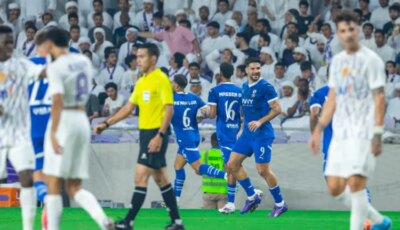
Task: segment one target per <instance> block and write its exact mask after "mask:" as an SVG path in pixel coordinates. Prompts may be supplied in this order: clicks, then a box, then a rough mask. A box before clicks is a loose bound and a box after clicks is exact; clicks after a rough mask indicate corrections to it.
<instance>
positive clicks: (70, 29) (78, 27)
mask: <svg viewBox="0 0 400 230" xmlns="http://www.w3.org/2000/svg"><path fill="white" fill-rule="evenodd" d="M74 29H76V30H79V31H81V27H80V26H78V25H72V26H71V27H70V28H69V31H72V30H74Z"/></svg>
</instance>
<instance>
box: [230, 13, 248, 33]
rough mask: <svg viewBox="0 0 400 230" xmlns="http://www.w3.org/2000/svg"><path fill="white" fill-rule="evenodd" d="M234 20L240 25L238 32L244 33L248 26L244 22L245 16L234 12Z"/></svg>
mask: <svg viewBox="0 0 400 230" xmlns="http://www.w3.org/2000/svg"><path fill="white" fill-rule="evenodd" d="M232 19H233V20H235V22H236V24H237V25H238V32H243V30H244V27H245V26H246V25H245V24H244V21H243V14H242V12H240V11H233V13H232Z"/></svg>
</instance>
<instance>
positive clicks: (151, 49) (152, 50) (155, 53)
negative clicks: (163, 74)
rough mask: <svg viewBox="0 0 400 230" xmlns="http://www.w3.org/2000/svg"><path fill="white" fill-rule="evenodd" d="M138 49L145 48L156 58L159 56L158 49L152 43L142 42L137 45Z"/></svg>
mask: <svg viewBox="0 0 400 230" xmlns="http://www.w3.org/2000/svg"><path fill="white" fill-rule="evenodd" d="M139 49H146V50H147V53H148V54H149V55H150V56H155V57H156V58H157V59H158V57H159V56H160V50H159V49H158V47H157V45H155V44H153V43H144V44H141V45H140V46H139Z"/></svg>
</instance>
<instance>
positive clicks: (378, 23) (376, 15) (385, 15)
mask: <svg viewBox="0 0 400 230" xmlns="http://www.w3.org/2000/svg"><path fill="white" fill-rule="evenodd" d="M379 5H380V6H379V7H378V8H376V9H375V10H373V11H372V13H371V18H370V21H371V23H372V24H373V25H374V27H375V28H376V29H383V25H385V23H386V22H388V21H390V16H389V0H379Z"/></svg>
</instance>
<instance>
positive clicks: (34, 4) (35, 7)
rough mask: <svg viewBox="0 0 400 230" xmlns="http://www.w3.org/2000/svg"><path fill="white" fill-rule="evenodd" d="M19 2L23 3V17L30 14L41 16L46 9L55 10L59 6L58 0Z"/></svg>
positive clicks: (24, 0) (23, 0)
mask: <svg viewBox="0 0 400 230" xmlns="http://www.w3.org/2000/svg"><path fill="white" fill-rule="evenodd" d="M18 2H19V3H20V4H21V15H22V17H23V18H26V17H27V16H30V15H33V16H35V17H38V18H39V16H41V15H42V14H43V13H44V12H45V11H46V10H48V11H49V12H54V11H55V9H56V7H57V1H56V0H36V1H29V0H19V1H18Z"/></svg>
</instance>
